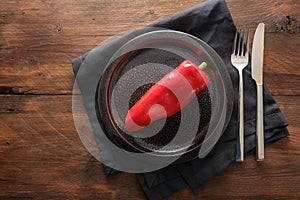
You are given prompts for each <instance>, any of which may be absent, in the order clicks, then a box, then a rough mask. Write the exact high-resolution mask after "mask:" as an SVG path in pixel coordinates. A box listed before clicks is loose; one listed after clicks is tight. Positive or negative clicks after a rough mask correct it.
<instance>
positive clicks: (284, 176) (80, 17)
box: [0, 0, 300, 200]
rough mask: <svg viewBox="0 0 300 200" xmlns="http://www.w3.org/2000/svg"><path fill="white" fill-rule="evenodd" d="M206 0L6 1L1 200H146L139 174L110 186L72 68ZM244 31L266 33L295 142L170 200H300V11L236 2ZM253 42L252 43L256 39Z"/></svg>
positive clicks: (288, 4)
mask: <svg viewBox="0 0 300 200" xmlns="http://www.w3.org/2000/svg"><path fill="white" fill-rule="evenodd" d="M203 1H204V0H200V1H194V0H181V1H179V0H175V1H174V0H159V1H151V0H143V1H139V0H120V1H116V0H101V1H97V0H86V1H75V0H53V1H44V0H33V1H26V2H25V1H21V0H2V1H0V199H21V198H22V199H45V198H46V199H101V200H103V199H104V200H106V199H145V196H144V194H143V192H142V190H141V188H140V186H139V185H138V182H137V180H136V177H135V175H134V174H129V173H122V174H118V175H115V176H112V177H109V178H107V177H106V176H105V175H104V173H103V169H102V165H101V163H100V162H98V161H97V160H96V159H95V158H93V157H92V156H91V155H90V154H89V153H88V151H87V150H86V149H85V148H84V146H83V145H82V143H81V141H80V139H79V137H78V134H77V132H76V128H75V126H74V122H73V114H74V113H75V115H84V109H81V108H76V109H75V110H73V112H72V95H71V94H72V89H73V84H74V77H73V72H72V69H71V64H70V63H71V60H72V59H73V58H75V57H77V56H80V55H82V54H83V53H85V52H87V51H89V50H91V49H93V48H94V47H96V46H97V45H99V44H100V43H102V42H103V41H105V40H108V39H109V38H111V37H112V36H114V35H116V34H120V33H122V32H124V31H128V30H131V29H135V28H138V27H141V26H144V25H148V24H150V23H153V22H156V21H158V20H160V19H162V18H164V17H166V16H169V15H171V14H174V13H176V12H179V11H182V10H184V9H187V8H189V7H191V6H194V5H196V4H197V3H200V2H203ZM226 2H227V4H228V7H229V10H230V11H231V14H232V18H233V20H234V22H235V24H236V26H237V27H238V28H243V27H250V29H251V33H254V30H255V27H256V25H257V24H258V23H259V22H264V23H265V24H266V40H265V60H264V73H265V83H266V84H267V86H268V88H269V89H270V91H271V93H272V94H273V96H274V98H275V100H276V101H277V103H278V104H279V106H280V108H281V110H282V112H283V113H284V115H285V117H286V119H287V121H288V122H289V127H288V129H289V131H290V136H289V137H287V138H285V139H283V140H281V141H279V142H277V143H275V144H273V145H271V146H270V147H268V148H266V160H265V161H264V162H259V163H258V162H256V161H255V158H254V155H251V156H248V157H246V160H245V162H244V163H234V164H232V165H230V166H229V167H228V168H227V169H226V170H225V171H224V172H222V173H221V174H219V175H218V176H216V177H214V178H213V179H212V180H210V181H208V182H207V183H205V184H204V185H203V186H202V187H201V188H199V189H197V190H195V191H191V190H189V189H183V190H181V191H179V192H177V193H176V194H174V195H172V196H171V197H169V198H168V199H224V197H225V198H227V199H299V197H300V186H299V182H300V178H299V177H300V134H299V133H300V125H299V124H300V117H299V113H300V106H299V105H300V57H299V55H300V48H299V46H300V3H299V1H298V0H285V1H277V0H267V1H259V0H245V1H240V0H227V1H226ZM251 37H252V36H251Z"/></svg>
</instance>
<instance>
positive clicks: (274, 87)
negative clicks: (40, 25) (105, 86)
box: [0, 33, 300, 95]
mask: <svg viewBox="0 0 300 200" xmlns="http://www.w3.org/2000/svg"><path fill="white" fill-rule="evenodd" d="M267 36H268V37H267V38H266V47H265V49H266V57H265V67H264V72H265V82H266V83H267V85H268V86H269V88H270V91H271V92H272V94H275V95H277V94H278V95H299V94H300V68H299V65H300V57H299V56H298V55H299V54H300V49H299V48H298V47H299V46H300V35H297V36H296V37H293V38H294V39H293V40H291V39H290V35H289V34H286V33H280V34H277V33H268V34H267ZM74 41H75V40H74ZM75 46H76V45H75V44H74V45H73V47H75ZM22 48H23V49H22ZM26 48H28V49H26ZM69 48H72V46H70V47H69ZM59 49H64V50H63V51H67V50H66V49H65V48H64V45H63V44H61V45H60V44H57V47H55V48H53V49H52V50H50V51H47V50H46V49H45V50H42V49H41V51H35V50H31V49H30V46H29V45H26V47H20V48H18V49H17V50H13V51H12V52H7V53H6V54H5V55H4V56H3V57H4V58H3V59H4V61H3V64H2V66H1V71H0V93H2V94H3V93H16V94H20V93H27V94H72V89H73V84H74V75H73V72H72V68H71V59H72V58H71V56H70V55H68V54H67V53H65V52H60V50H59ZM23 52H27V53H26V54H23ZM74 57H75V55H74ZM74 57H73V58H74ZM56 58H59V59H56Z"/></svg>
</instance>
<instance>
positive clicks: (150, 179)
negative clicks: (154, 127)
mask: <svg viewBox="0 0 300 200" xmlns="http://www.w3.org/2000/svg"><path fill="white" fill-rule="evenodd" d="M148 27H159V28H167V29H172V30H177V31H182V32H186V33H188V34H191V35H194V36H196V37H198V38H200V39H201V40H203V41H205V42H206V43H208V44H209V45H210V46H211V47H212V48H213V49H214V50H215V51H216V52H217V53H218V54H219V55H220V57H221V58H222V59H223V61H224V63H225V64H226V68H227V70H228V72H229V74H230V76H231V80H232V84H233V87H234V91H235V99H234V109H233V113H232V116H231V119H230V122H229V125H228V127H227V129H226V130H225V132H224V134H223V135H222V137H221V138H220V140H219V141H218V143H217V144H216V146H215V147H214V149H213V150H212V151H211V152H210V153H209V154H208V156H206V157H205V158H203V159H199V158H197V159H194V160H192V161H188V162H185V163H181V164H173V165H170V166H167V167H165V168H163V169H160V170H157V171H153V172H148V173H141V174H137V177H138V180H139V183H140V185H141V188H142V189H143V191H144V192H145V194H146V196H147V198H148V199H150V200H159V199H163V198H165V197H167V196H169V195H171V194H173V193H175V192H177V191H178V190H180V189H182V188H184V187H187V186H189V187H191V188H192V189H194V188H197V187H199V186H201V185H202V184H203V183H204V182H205V181H207V180H208V179H210V178H212V177H213V176H215V175H216V174H218V173H220V172H221V171H222V170H224V169H225V168H226V167H227V166H228V165H229V164H231V163H232V162H234V161H235V155H236V137H237V131H238V130H237V128H238V123H237V101H238V73H237V71H236V70H235V69H234V67H233V66H232V65H231V62H230V54H231V50H232V44H233V39H234V35H235V32H236V27H235V25H234V22H233V20H232V18H231V15H230V13H229V10H228V8H227V5H226V3H225V1H224V0H209V1H206V2H204V3H201V4H198V5H196V6H194V7H192V8H190V9H188V10H185V11H182V12H180V13H177V14H175V15H172V16H170V17H168V18H166V19H164V20H162V21H160V22H157V23H155V24H152V25H150V26H148ZM148 27H144V28H148ZM144 28H141V29H139V30H137V31H136V34H138V33H139V32H140V31H142V32H143V29H144ZM122 39H123V40H122ZM126 39H127V40H128V37H127V38H126ZM124 40H125V37H124V38H122V37H121V38H119V39H116V40H112V41H111V42H108V43H106V44H105V45H103V46H101V47H98V48H102V52H103V55H102V57H103V59H105V58H106V59H109V58H110V56H111V55H112V54H113V53H114V52H115V50H116V49H117V48H118V47H120V45H122V44H124V43H125V42H126V41H124ZM87 55H88V53H86V54H85V55H83V56H80V57H78V58H76V59H74V60H73V62H72V66H73V70H74V73H75V75H76V74H77V72H78V70H79V69H80V67H81V64H82V63H83V61H84V60H85V58H86V56H87ZM250 69H251V66H250V64H249V65H248V67H247V68H246V69H245V70H244V95H245V97H244V100H245V103H244V104H245V105H244V111H245V152H246V155H247V154H249V153H251V152H253V151H254V150H255V143H256V142H255V127H256V85H255V82H254V81H253V80H252V78H251V73H250ZM81 70H82V69H81ZM98 70H99V71H101V70H103V68H100V67H99V69H98ZM91 75H92V74H91ZM78 86H79V88H81V85H80V83H78ZM87 104H88V103H87V102H85V105H86V107H87V108H89V105H87ZM93 109H94V108H93ZM90 117H92V116H90ZM264 125H265V143H266V145H268V144H272V143H273V142H275V141H277V140H279V139H281V138H283V137H285V136H287V135H288V134H289V133H288V131H287V128H286V126H287V125H288V124H287V121H286V120H285V118H284V116H283V115H282V113H281V111H280V109H279V107H278V105H277V104H276V102H275V101H274V99H273V98H272V96H271V94H270V92H269V91H268V88H267V87H266V85H264ZM266 159H267V156H266ZM104 170H105V173H106V174H107V175H112V174H116V173H118V171H117V170H114V169H112V168H110V167H107V166H104Z"/></svg>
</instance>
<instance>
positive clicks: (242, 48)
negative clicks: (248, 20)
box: [241, 30, 246, 56]
mask: <svg viewBox="0 0 300 200" xmlns="http://www.w3.org/2000/svg"><path fill="white" fill-rule="evenodd" d="M245 36H246V31H245V30H242V32H241V40H242V44H241V56H244V52H245V48H246V47H245V46H246V45H245V38H246V37H245Z"/></svg>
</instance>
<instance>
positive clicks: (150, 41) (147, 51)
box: [96, 31, 233, 163]
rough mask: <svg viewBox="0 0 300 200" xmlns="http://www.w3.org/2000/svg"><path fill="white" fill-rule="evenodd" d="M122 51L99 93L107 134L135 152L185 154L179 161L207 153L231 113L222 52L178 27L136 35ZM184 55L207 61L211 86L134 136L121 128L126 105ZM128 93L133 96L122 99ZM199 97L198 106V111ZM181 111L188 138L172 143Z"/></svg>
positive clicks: (100, 117) (98, 109) (104, 76)
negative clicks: (190, 101)
mask: <svg viewBox="0 0 300 200" xmlns="http://www.w3.org/2000/svg"><path fill="white" fill-rule="evenodd" d="M120 52H121V53H119V54H116V55H118V56H115V57H112V60H111V62H110V63H109V64H108V65H107V66H106V69H105V71H104V73H103V74H102V77H101V79H100V81H99V85H98V94H97V95H96V103H97V105H96V112H97V117H98V120H99V123H100V125H101V127H102V129H103V130H104V133H105V134H106V135H107V137H108V138H109V139H110V140H111V141H112V142H113V143H114V144H116V145H117V146H119V147H121V148H123V149H125V150H127V151H131V152H141V153H143V152H152V153H153V154H154V155H157V156H175V155H176V156H177V155H182V156H181V158H180V159H179V160H177V161H176V162H177V163H178V162H184V161H187V160H191V159H193V158H196V157H197V155H198V154H199V150H200V154H202V155H203V156H205V155H206V154H207V153H208V152H209V151H210V150H211V149H212V148H213V146H214V144H215V143H216V142H217V140H218V139H219V137H220V136H221V134H222V132H223V131H224V129H225V128H226V126H227V124H228V119H229V118H230V115H231V112H232V99H233V98H232V97H233V92H232V86H231V81H230V78H229V75H228V72H227V71H226V68H225V66H224V64H223V62H222V60H221V59H220V57H219V56H218V55H217V54H216V53H215V52H214V51H213V50H212V49H211V48H210V47H208V46H207V45H206V44H204V43H203V42H201V41H199V40H197V39H196V38H194V37H191V36H189V35H187V34H183V33H180V32H174V31H170V32H168V31H167V32H163V31H162V32H153V33H150V34H148V35H146V36H141V37H137V39H134V40H132V41H130V42H128V43H127V44H126V45H124V46H123V47H121V48H120ZM119 55H120V56H119ZM186 59H189V60H191V61H192V62H194V63H196V64H200V63H201V62H202V61H205V62H207V63H208V68H207V70H205V73H207V75H208V76H209V78H210V83H209V86H208V88H206V89H205V90H203V91H202V92H201V93H199V94H198V95H197V98H196V99H195V100H194V103H190V104H189V105H188V106H186V107H185V108H184V109H182V110H181V111H180V112H178V113H177V114H175V115H173V116H171V117H168V118H167V119H162V120H158V121H156V122H154V123H153V124H151V125H149V126H148V127H146V128H144V129H142V130H141V131H139V132H138V133H136V135H132V134H130V133H126V131H125V130H124V128H123V127H124V121H125V117H126V114H127V111H128V109H129V108H130V107H131V106H133V105H134V103H135V102H136V101H137V100H138V99H139V98H140V97H141V96H142V95H143V94H144V93H145V92H146V91H147V90H148V89H149V88H150V87H151V86H152V85H153V84H154V83H155V82H157V81H158V80H160V79H161V78H162V77H163V76H164V75H165V74H166V73H168V72H169V71H171V70H173V69H174V68H176V67H177V66H178V65H179V64H180V63H181V62H182V61H183V60H186ZM162 66H163V68H161V67H162ZM158 69H159V70H158ZM124 77H126V78H124ZM143 82H144V83H143ZM141 83H143V84H141ZM137 85H139V87H136V86H137ZM132 88H135V89H134V90H132ZM128 93H129V95H130V96H129V97H130V98H124V97H125V96H128ZM195 102H196V103H197V105H198V107H197V109H196V112H195ZM182 113H184V117H185V118H188V123H187V125H186V127H185V129H184V135H185V136H186V137H182V138H181V139H180V140H177V142H175V143H174V142H173V143H170V142H171V141H172V140H173V139H174V138H175V137H176V134H177V133H178V129H179V126H181V125H182V123H181V122H182V115H183V114H182ZM187 113H188V114H187ZM160 125H161V129H160V130H159V131H158V132H157V133H156V134H152V135H151V131H152V129H153V127H159V126H160ZM190 125H192V126H190ZM181 128H182V127H181ZM191 129H193V130H195V131H196V133H194V132H195V131H193V130H191ZM181 130H182V129H181ZM149 132H150V134H149ZM148 134H149V136H147V135H148ZM140 136H141V137H140ZM144 136H147V137H146V138H145V137H144ZM201 152H202V153H201Z"/></svg>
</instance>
